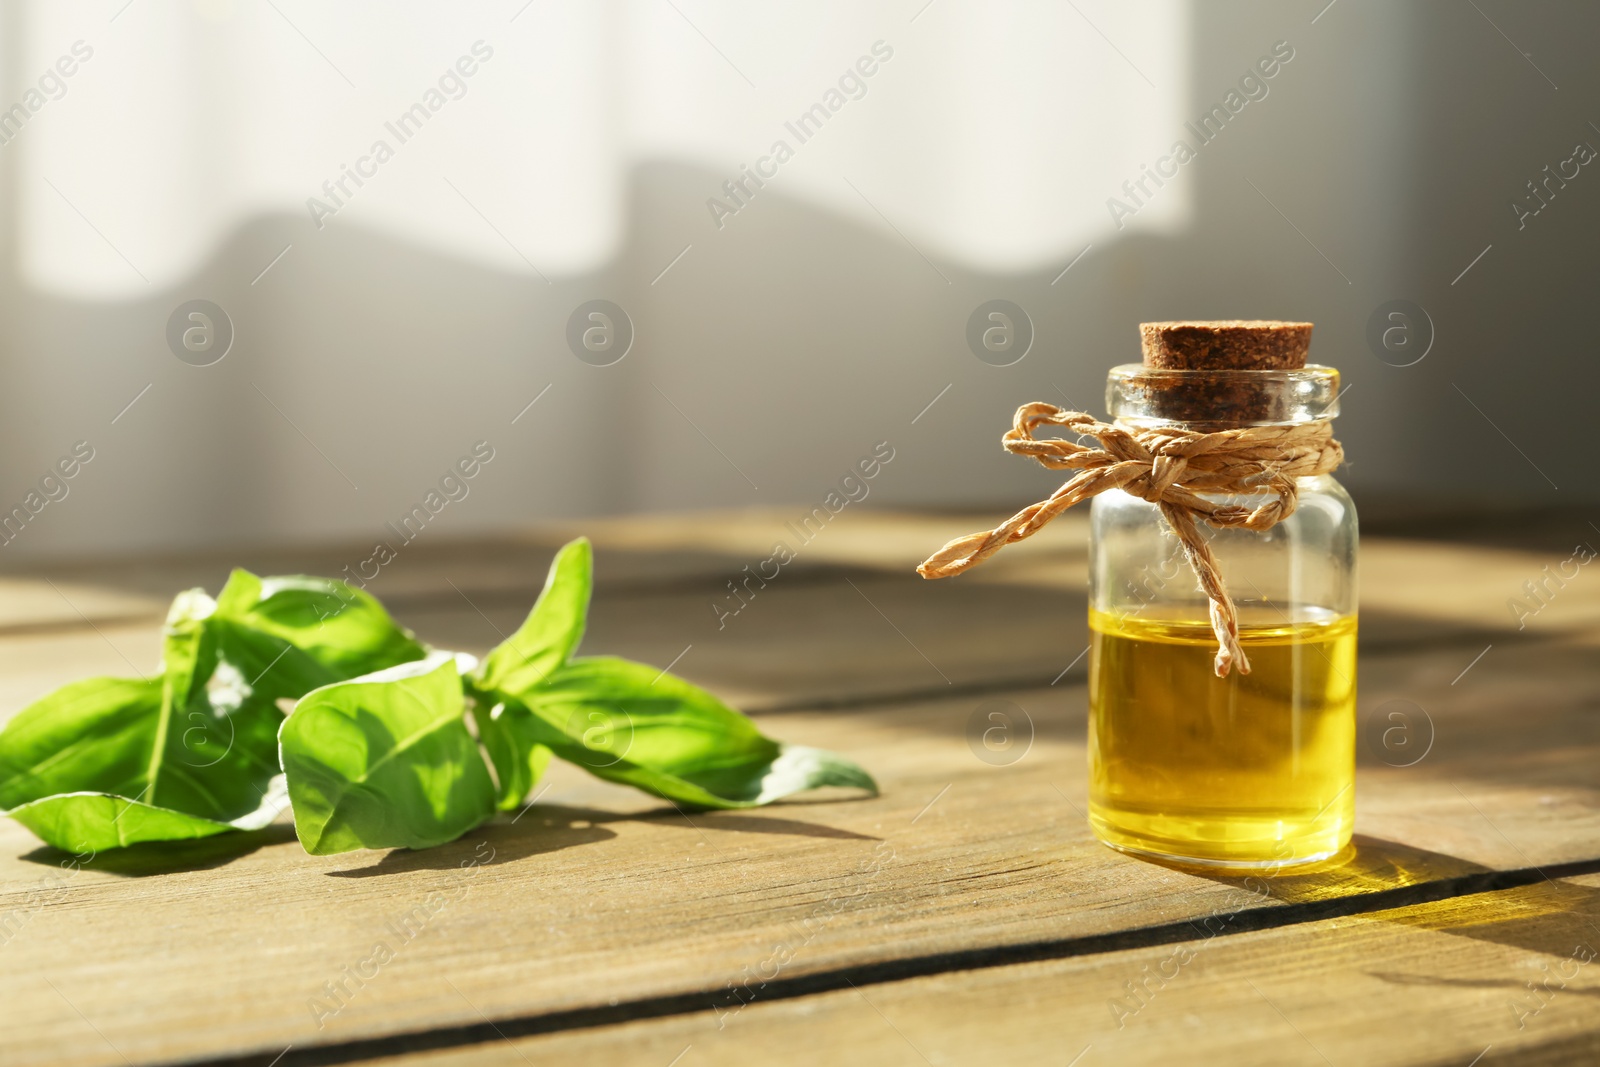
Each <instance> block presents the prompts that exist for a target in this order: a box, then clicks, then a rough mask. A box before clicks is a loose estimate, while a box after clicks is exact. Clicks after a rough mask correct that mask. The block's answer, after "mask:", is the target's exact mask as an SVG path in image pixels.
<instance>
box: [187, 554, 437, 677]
mask: <svg viewBox="0 0 1600 1067" xmlns="http://www.w3.org/2000/svg"><path fill="white" fill-rule="evenodd" d="M215 617H216V618H217V619H219V620H227V621H229V622H232V623H235V624H237V625H238V626H240V627H243V628H245V629H248V630H250V631H252V632H255V633H260V634H266V635H268V636H270V637H275V638H278V639H279V640H278V641H277V648H276V649H275V650H274V652H275V653H276V652H277V651H281V650H282V649H283V648H285V647H291V648H293V649H294V650H295V653H298V655H295V656H294V658H293V660H292V661H291V662H289V664H288V667H289V670H288V671H286V672H282V674H280V672H279V668H282V667H284V666H285V664H284V663H283V662H281V661H280V662H279V663H278V665H277V667H275V668H274V669H273V673H274V674H275V675H279V676H280V677H283V676H287V677H289V678H295V677H302V678H303V680H304V681H311V682H312V684H311V685H308V686H306V688H303V689H300V690H299V692H297V693H295V694H294V695H295V696H297V697H298V696H300V695H301V694H303V693H305V692H308V691H309V690H310V689H312V688H315V687H316V686H318V685H326V684H327V683H329V682H332V681H337V680H342V679H345V678H354V677H356V676H357V675H361V674H366V673H368V672H369V671H374V670H378V669H379V668H381V667H388V666H393V665H394V664H397V663H407V662H410V661H411V660H417V659H421V658H422V657H423V656H425V655H427V649H426V648H425V647H423V645H422V644H421V643H419V642H418V641H417V639H416V638H415V637H414V636H413V635H412V633H411V631H409V630H407V629H405V628H404V627H402V626H400V625H399V624H398V623H396V622H395V621H394V619H392V618H390V616H389V613H388V612H387V611H385V610H384V608H383V605H382V604H380V603H378V601H377V599H376V598H375V597H373V596H372V595H371V594H369V593H366V592H364V591H362V590H360V589H356V588H355V587H353V586H350V585H346V584H345V583H344V582H340V581H335V580H333V579H331V578H311V577H307V576H305V575H287V576H283V577H277V578H258V577H256V576H255V575H254V574H251V573H250V572H249V571H246V570H235V571H234V572H233V573H232V574H231V575H230V576H229V578H228V584H227V585H225V586H224V587H223V589H222V592H221V593H219V594H218V595H217V607H216V613H215ZM287 687H288V688H296V686H295V685H292V684H291V685H288V686H287Z"/></svg>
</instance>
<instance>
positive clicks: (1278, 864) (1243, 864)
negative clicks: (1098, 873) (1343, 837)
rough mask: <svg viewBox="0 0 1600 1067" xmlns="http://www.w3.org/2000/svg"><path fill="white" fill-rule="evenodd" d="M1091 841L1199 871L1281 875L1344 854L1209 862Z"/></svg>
mask: <svg viewBox="0 0 1600 1067" xmlns="http://www.w3.org/2000/svg"><path fill="white" fill-rule="evenodd" d="M1095 840H1097V841H1099V842H1100V843H1101V844H1102V845H1104V846H1106V847H1107V848H1109V849H1112V850H1113V851H1116V852H1121V853H1123V854H1124V855H1127V856H1132V857H1134V858H1135V859H1141V860H1153V861H1155V862H1157V863H1163V864H1170V865H1172V866H1174V867H1203V868H1205V869H1206V870H1210V871H1281V870H1289V869H1298V868H1301V867H1310V866H1313V865H1315V864H1319V863H1326V862H1327V861H1328V860H1331V859H1333V858H1334V857H1335V856H1337V855H1339V854H1340V853H1341V852H1343V851H1344V846H1342V845H1341V846H1340V847H1338V848H1332V849H1329V850H1328V851H1326V852H1313V853H1310V854H1308V855H1304V856H1295V857H1293V858H1292V859H1268V860H1247V859H1212V858H1206V857H1201V856H1185V855H1181V854H1179V853H1176V852H1158V851H1156V850H1155V849H1149V848H1139V847H1137V846H1135V845H1127V844H1122V843H1120V842H1117V841H1108V840H1106V839H1105V838H1104V837H1101V836H1100V835H1099V834H1096V835H1095Z"/></svg>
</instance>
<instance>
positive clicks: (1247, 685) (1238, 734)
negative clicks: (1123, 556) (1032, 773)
mask: <svg viewBox="0 0 1600 1067" xmlns="http://www.w3.org/2000/svg"><path fill="white" fill-rule="evenodd" d="M1268 615H1275V616H1276V617H1277V620H1278V621H1276V622H1273V621H1272V620H1271V619H1269V618H1268V617H1267V616H1268ZM1299 615H1300V618H1301V620H1302V621H1294V622H1285V621H1283V616H1282V615H1278V614H1277V610H1276V609H1275V608H1271V609H1269V608H1268V607H1266V606H1263V605H1243V604H1241V605H1240V621H1241V625H1240V639H1241V643H1242V644H1243V645H1244V648H1245V653H1246V655H1248V656H1249V658H1250V667H1251V671H1250V673H1249V674H1247V675H1241V674H1240V673H1239V672H1238V671H1234V672H1233V673H1231V674H1230V675H1229V676H1228V677H1226V678H1218V677H1217V676H1216V674H1215V673H1214V671H1213V667H1212V661H1213V657H1214V656H1215V654H1216V647H1217V645H1216V638H1215V637H1214V636H1213V635H1212V632H1211V627H1210V625H1209V624H1208V623H1207V622H1205V621H1203V620H1194V619H1184V620H1177V619H1171V618H1168V619H1163V618H1160V617H1148V616H1146V615H1143V614H1141V615H1121V616H1118V615H1110V614H1105V613H1101V612H1097V611H1093V610H1091V611H1090V613H1089V629H1090V633H1091V641H1092V644H1091V651H1090V660H1089V821H1090V824H1091V825H1092V827H1093V829H1094V832H1095V834H1096V835H1097V836H1098V837H1099V838H1100V839H1101V840H1102V841H1105V842H1106V843H1107V844H1110V845H1112V846H1114V847H1116V848H1120V849H1125V850H1129V851H1134V852H1141V853H1147V854H1152V855H1157V856H1162V857H1166V858H1170V859H1176V860H1183V861H1188V862H1197V863H1200V864H1205V865H1215V866H1223V867H1277V866H1280V865H1289V864H1296V863H1304V862H1310V861H1313V860H1317V859H1322V858H1325V857H1327V856H1331V855H1333V854H1334V853H1336V852H1338V851H1339V850H1340V849H1341V848H1343V847H1344V845H1345V843H1346V842H1348V841H1349V839H1350V831H1351V824H1352V822H1353V820H1354V816H1355V790H1354V782H1355V729H1356V723H1355V699H1356V685H1355V680H1356V619H1355V616H1354V615H1347V616H1333V615H1331V614H1328V613H1322V614H1321V615H1318V614H1316V613H1313V612H1300V613H1299Z"/></svg>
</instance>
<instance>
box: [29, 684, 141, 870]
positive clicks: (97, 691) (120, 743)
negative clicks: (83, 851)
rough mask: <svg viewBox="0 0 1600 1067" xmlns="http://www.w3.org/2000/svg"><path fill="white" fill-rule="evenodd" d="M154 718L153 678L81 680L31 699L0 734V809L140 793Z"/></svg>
mask: <svg viewBox="0 0 1600 1067" xmlns="http://www.w3.org/2000/svg"><path fill="white" fill-rule="evenodd" d="M160 712H161V680H160V679H159V678H157V679H148V680H146V679H133V678H85V679H84V680H83V681H81V682H73V683H71V684H69V685H64V686H62V687H61V688H60V689H57V690H56V691H55V692H53V693H51V694H50V695H48V696H46V697H44V698H42V699H40V700H36V701H34V702H33V703H32V704H29V705H28V706H27V707H25V708H23V709H22V710H21V711H19V712H17V714H16V715H15V716H13V717H12V719H11V721H10V722H8V723H6V727H5V730H4V731H0V808H15V807H17V806H19V805H21V804H25V803H27V802H29V801H33V800H39V799H41V798H43V797H47V796H50V795H51V794H53V793H67V792H72V791H75V790H78V789H82V788H84V787H85V786H86V785H89V786H91V787H92V788H95V789H98V790H104V791H106V792H111V793H125V794H126V795H128V796H136V795H138V794H139V793H141V792H142V791H143V790H144V776H145V774H146V773H147V772H148V771H149V769H150V749H151V745H152V743H153V740H154V737H155V726H156V722H157V720H158V719H159V717H160ZM51 843H52V844H54V842H51Z"/></svg>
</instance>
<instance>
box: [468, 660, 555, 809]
mask: <svg viewBox="0 0 1600 1067" xmlns="http://www.w3.org/2000/svg"><path fill="white" fill-rule="evenodd" d="M467 693H468V695H469V696H472V697H473V698H474V703H473V706H472V722H473V725H474V726H476V727H477V728H478V741H479V742H480V743H481V744H482V745H483V750H484V752H486V753H487V754H488V756H489V762H490V763H492V764H493V765H494V773H495V779H496V780H497V782H498V786H499V788H498V789H497V790H496V800H495V806H496V807H498V808H499V809H500V810H501V811H510V810H511V809H512V808H515V807H518V806H519V805H521V803H522V798H523V797H525V796H527V795H528V794H529V793H530V792H532V791H533V787H534V786H535V785H537V784H538V782H539V779H540V777H541V776H543V774H544V771H545V768H546V767H548V766H549V765H550V756H551V752H550V750H549V749H548V748H545V747H544V746H543V745H541V744H538V743H536V742H534V741H533V740H532V737H533V730H532V728H531V727H530V726H529V724H528V723H527V721H526V720H527V719H528V717H529V716H530V715H531V714H532V712H530V711H529V710H528V709H527V708H526V707H524V706H523V705H522V704H520V703H518V702H517V701H496V700H495V698H494V696H493V695H492V694H489V693H485V692H483V691H481V690H477V689H475V688H473V687H472V686H471V685H470V684H469V685H468V688H467Z"/></svg>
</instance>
